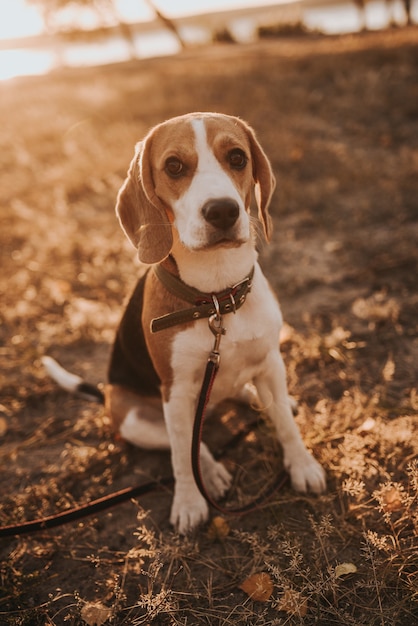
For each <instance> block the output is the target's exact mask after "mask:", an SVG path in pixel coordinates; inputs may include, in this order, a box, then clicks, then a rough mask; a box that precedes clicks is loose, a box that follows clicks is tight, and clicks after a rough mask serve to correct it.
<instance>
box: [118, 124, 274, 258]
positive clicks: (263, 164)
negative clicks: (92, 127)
mask: <svg viewBox="0 0 418 626" xmlns="http://www.w3.org/2000/svg"><path fill="white" fill-rule="evenodd" d="M254 185H255V196H256V201H257V206H258V214H259V218H260V221H261V223H262V225H263V229H264V234H265V237H266V239H267V240H269V238H270V234H271V219H270V216H269V213H268V205H269V203H270V198H271V195H272V193H273V190H274V185H275V181H274V176H273V172H272V169H271V166H270V163H269V161H268V159H267V157H266V155H265V153H264V151H263V150H262V148H261V146H260V144H259V143H258V141H257V139H256V137H255V135H254V131H253V130H252V129H251V128H250V127H249V126H248V125H247V124H246V123H244V122H243V121H242V120H240V119H238V118H236V117H231V116H228V115H221V114H216V113H193V114H189V115H184V116H181V117H176V118H173V119H171V120H168V121H167V122H164V123H163V124H160V125H158V126H156V127H155V128H153V129H152V130H151V131H150V133H149V134H148V135H147V136H146V137H145V139H144V140H143V141H142V142H140V143H139V144H137V146H136V151H135V156H134V158H133V160H132V162H131V165H130V168H129V171H128V176H127V179H126V180H125V182H124V184H123V186H122V188H121V189H120V191H119V195H118V199H117V205H116V212H117V215H118V217H119V220H120V223H121V226H122V228H123V230H124V231H125V233H126V235H127V236H128V238H129V239H130V241H131V242H132V243H133V245H134V246H135V247H136V248H137V249H138V256H139V259H140V260H141V261H142V262H143V263H158V262H159V261H161V260H162V259H164V258H165V257H166V256H167V255H168V254H169V253H170V250H171V248H172V245H173V229H176V231H177V233H178V238H179V240H180V241H181V243H182V244H183V245H184V246H185V247H186V248H189V249H191V250H203V249H208V248H212V247H215V246H239V245H241V244H242V243H244V242H246V241H248V239H249V238H250V237H251V228H250V217H249V211H250V203H251V193H252V189H253V186H254Z"/></svg>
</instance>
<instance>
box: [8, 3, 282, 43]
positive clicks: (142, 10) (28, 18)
mask: <svg viewBox="0 0 418 626" xmlns="http://www.w3.org/2000/svg"><path fill="white" fill-rule="evenodd" d="M155 4H156V6H157V8H158V9H160V10H161V11H162V12H163V13H166V14H167V15H168V16H169V17H175V16H178V15H187V14H193V13H204V12H206V11H217V10H220V9H230V8H237V7H243V6H247V7H248V6H254V5H257V4H259V3H258V2H257V0H199V1H198V2H197V3H196V0H175V1H174V0H156V2H155ZM262 4H275V2H274V0H263V2H262ZM116 6H117V8H118V12H119V14H120V16H121V17H122V18H123V19H126V20H128V21H133V22H135V21H141V20H148V19H150V18H152V17H153V14H152V11H151V9H150V8H149V7H148V6H147V4H146V2H145V0H143V1H141V0H134V1H133V0H116ZM86 25H88V24H86ZM42 27H43V25H42V19H41V17H40V14H39V12H38V10H37V9H36V8H35V7H33V5H28V4H27V3H26V1H25V0H0V38H9V37H24V36H26V35H36V34H39V33H40V32H41V31H42Z"/></svg>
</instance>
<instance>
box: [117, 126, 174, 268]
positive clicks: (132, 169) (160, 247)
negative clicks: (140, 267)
mask: <svg viewBox="0 0 418 626" xmlns="http://www.w3.org/2000/svg"><path fill="white" fill-rule="evenodd" d="M150 142H151V139H150V138H148V139H145V140H144V141H143V142H140V143H138V144H137V145H136V147H135V156H134V158H133V159H132V161H131V164H130V166H129V170H128V175H127V178H126V180H125V182H124V183H123V185H122V187H121V188H120V190H119V193H118V197H117V201H116V214H117V216H118V218H119V221H120V225H121V227H122V230H123V231H124V232H125V234H126V236H127V237H128V239H129V240H130V241H131V242H132V244H133V245H134V246H135V247H136V248H137V250H138V257H139V260H140V261H142V263H147V264H153V263H159V262H160V261H162V260H163V259H164V258H165V257H166V256H168V255H169V254H170V250H171V248H172V245H173V235H172V231H171V224H170V222H169V219H168V217H167V214H166V212H165V210H164V206H163V205H162V203H161V202H160V200H159V199H158V198H157V196H156V195H155V191H154V185H153V182H152V174H151V166H150V160H149V152H150V145H149V144H150Z"/></svg>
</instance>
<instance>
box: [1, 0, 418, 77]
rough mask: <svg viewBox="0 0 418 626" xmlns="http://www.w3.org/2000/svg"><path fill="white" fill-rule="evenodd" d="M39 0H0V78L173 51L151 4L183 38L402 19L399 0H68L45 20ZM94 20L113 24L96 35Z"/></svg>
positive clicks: (331, 29) (195, 40)
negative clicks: (79, 1)
mask: <svg viewBox="0 0 418 626" xmlns="http://www.w3.org/2000/svg"><path fill="white" fill-rule="evenodd" d="M39 4H40V3H38V4H36V5H35V4H33V3H31V2H30V0H0V80H4V79H8V78H13V77H15V76H20V75H29V74H42V73H45V72H48V71H50V70H52V69H54V68H56V67H59V66H81V65H96V64H103V63H111V62H119V61H125V60H128V59H129V58H132V57H133V56H135V57H138V58H146V57H150V56H160V55H166V54H174V53H176V52H178V51H179V49H180V44H179V41H178V39H177V38H176V37H175V35H174V34H173V32H171V31H170V30H169V29H168V28H166V27H165V26H164V24H163V23H162V22H161V20H158V18H157V16H156V13H155V11H154V10H153V8H152V4H153V5H154V7H155V8H157V9H158V10H159V11H160V12H161V13H162V14H163V15H165V16H167V17H169V18H170V19H173V20H174V21H175V23H176V26H178V29H179V33H180V34H181V38H182V39H183V41H184V42H185V43H186V44H187V45H198V44H204V43H207V42H209V41H210V40H211V38H212V37H213V33H214V30H216V29H218V30H219V29H221V28H222V27H224V28H227V29H228V31H229V32H231V33H232V34H233V37H234V39H235V40H236V41H241V42H248V41H251V40H252V39H253V38H254V33H255V30H256V28H257V26H260V25H261V24H263V23H264V24H267V23H273V22H274V23H296V22H301V23H303V24H304V25H306V27H307V28H311V29H319V30H321V31H322V32H325V33H328V34H335V33H342V32H351V31H357V30H359V29H360V28H362V27H363V25H364V21H365V22H366V23H367V27H368V28H370V29H379V28H384V27H385V26H387V25H388V24H389V22H390V21H391V20H392V21H396V22H397V23H400V24H402V23H403V22H404V21H405V13H404V9H403V5H402V2H401V0H395V1H394V2H393V3H392V4H390V3H387V2H384V0H370V1H369V2H367V4H366V8H365V11H364V12H361V11H360V10H359V7H358V5H356V2H355V0H282V1H281V2H277V1H274V0H263V2H261V3H260V2H257V1H256V0H200V1H199V2H198V3H196V0H176V2H173V1H172V0H157V1H156V2H154V3H152V4H151V3H149V2H147V0H135V1H134V2H132V0H114V2H113V3H111V2H110V3H108V5H109V6H112V7H114V11H113V12H112V11H107V12H106V11H102V12H101V13H99V12H98V11H97V10H93V9H92V8H91V7H90V8H89V7H80V5H78V6H77V5H76V4H74V5H73V6H71V7H69V8H66V9H64V10H60V11H59V12H57V13H54V14H53V19H52V20H51V22H50V23H48V24H47V25H46V22H45V16H43V15H42V12H41V9H40V6H39ZM417 5H418V0H414V1H413V4H412V14H413V18H414V21H415V22H416V21H418V15H417V13H418V10H417ZM97 6H100V3H98V4H97ZM102 6H105V3H103V4H102ZM120 23H127V24H129V25H130V28H131V41H130V42H128V41H127V39H126V36H125V37H124V36H123V33H122V32H121V31H118V30H117V26H118V24H120ZM47 26H48V28H47ZM100 28H109V29H112V28H113V30H109V31H106V35H104V34H102V35H101V36H98V34H97V33H98V29H100ZM69 30H72V31H75V30H77V31H78V32H79V31H80V30H88V31H89V32H90V38H89V39H88V40H87V39H85V40H83V39H82V38H80V36H79V37H78V38H76V39H74V38H73V39H72V40H71V42H70V41H69V39H68V37H67V38H62V37H58V34H59V33H62V31H67V32H68V31H69ZM125 35H126V33H125Z"/></svg>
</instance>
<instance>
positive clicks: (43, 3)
mask: <svg viewBox="0 0 418 626" xmlns="http://www.w3.org/2000/svg"><path fill="white" fill-rule="evenodd" d="M144 1H145V3H146V4H148V6H149V7H150V8H151V9H152V10H153V11H154V13H155V15H156V16H157V17H158V19H159V20H161V22H162V23H163V24H164V26H165V27H166V28H168V29H169V30H171V32H173V33H174V35H175V36H176V38H177V40H178V42H179V44H180V46H181V47H182V48H184V47H185V45H184V41H183V40H182V38H181V35H180V33H179V31H178V28H177V26H176V25H175V23H174V22H173V20H171V19H170V18H168V17H167V16H166V15H163V13H162V12H161V11H160V10H159V9H158V8H157V7H156V6H155V4H154V2H152V0H144ZM28 2H29V3H31V4H34V5H37V6H38V7H39V8H40V10H41V13H42V18H43V21H44V24H45V30H46V32H47V33H53V32H54V31H56V26H55V24H54V17H55V16H56V15H57V14H58V13H59V12H60V11H62V10H64V9H67V8H69V7H71V6H72V7H77V6H79V7H86V8H90V9H92V10H93V11H95V12H96V13H97V15H98V16H99V19H100V21H101V22H105V23H106V22H109V21H110V22H111V23H114V24H116V25H118V26H119V28H120V30H121V33H122V35H123V37H124V38H125V40H126V41H127V42H128V45H129V48H130V52H131V57H133V58H135V57H136V50H135V42H134V37H133V34H132V30H131V28H130V26H129V24H127V23H126V22H124V21H123V20H122V19H121V17H120V15H119V14H118V11H117V8H116V4H115V0H28Z"/></svg>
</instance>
